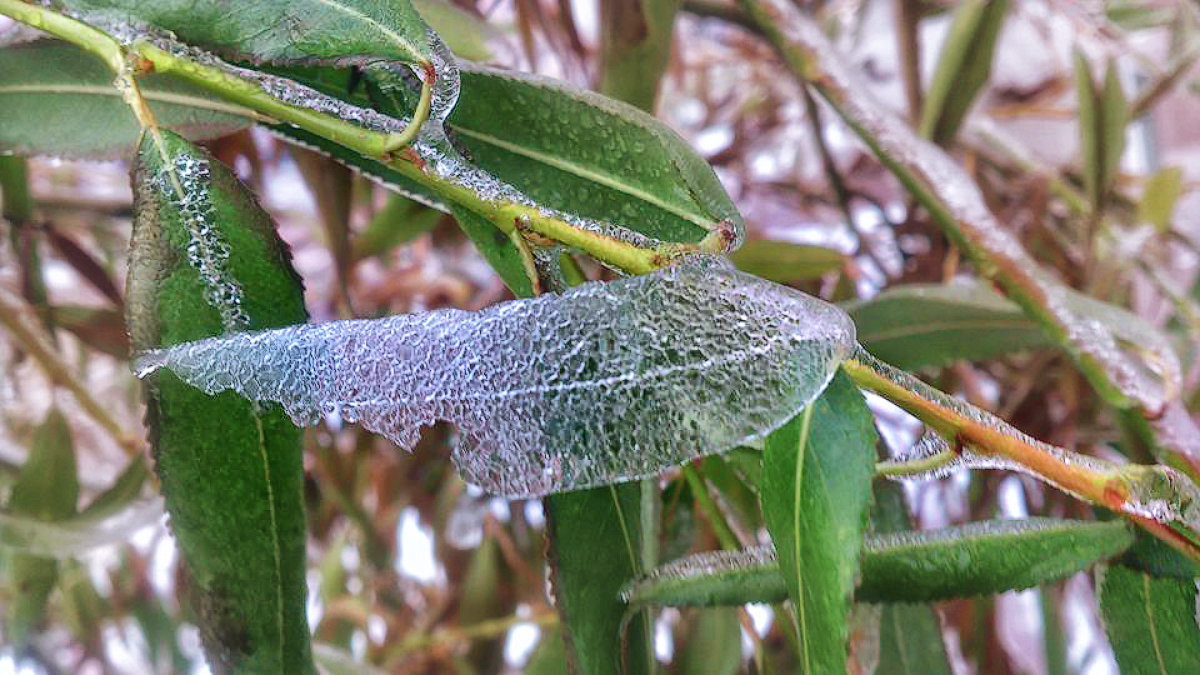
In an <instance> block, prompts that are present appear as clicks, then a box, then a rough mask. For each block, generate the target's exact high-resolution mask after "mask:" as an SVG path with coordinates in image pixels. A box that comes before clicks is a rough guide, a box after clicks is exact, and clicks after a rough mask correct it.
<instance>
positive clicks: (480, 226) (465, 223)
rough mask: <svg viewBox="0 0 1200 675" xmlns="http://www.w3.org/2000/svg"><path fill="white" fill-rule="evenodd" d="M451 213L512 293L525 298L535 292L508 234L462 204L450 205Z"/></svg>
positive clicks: (519, 254) (519, 255)
mask: <svg viewBox="0 0 1200 675" xmlns="http://www.w3.org/2000/svg"><path fill="white" fill-rule="evenodd" d="M450 213H452V214H453V215H454V219H455V220H457V221H458V226H459V227H461V228H462V231H463V232H465V233H466V235H467V237H468V238H470V240H471V243H473V244H475V248H477V249H479V252H480V253H481V254H482V255H483V257H484V259H485V260H487V261H488V264H490V265H491V266H492V269H494V270H496V274H499V275H500V278H501V279H502V280H503V281H504V283H505V285H507V286H508V288H509V290H511V291H512V292H513V295H515V296H517V297H518V298H527V297H530V296H532V295H533V294H534V292H535V291H534V287H533V282H532V281H531V280H530V279H529V275H528V274H527V273H526V272H525V265H524V263H523V262H522V260H521V253H520V252H519V251H518V250H517V247H516V245H515V244H513V242H512V240H510V239H509V238H508V235H506V234H504V233H503V232H501V231H500V230H498V229H496V227H495V226H494V225H492V224H491V223H489V222H488V221H487V220H485V219H484V218H483V217H482V216H480V215H479V214H477V213H475V212H474V211H471V210H468V209H465V208H463V207H461V206H457V205H454V206H451V207H450Z"/></svg>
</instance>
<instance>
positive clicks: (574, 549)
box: [544, 483, 654, 674]
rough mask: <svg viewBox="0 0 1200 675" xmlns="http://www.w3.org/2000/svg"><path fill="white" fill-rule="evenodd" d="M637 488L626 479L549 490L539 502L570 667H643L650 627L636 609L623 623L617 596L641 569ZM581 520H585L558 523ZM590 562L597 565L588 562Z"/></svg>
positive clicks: (651, 643) (649, 650) (619, 669)
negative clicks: (557, 492) (567, 490)
mask: <svg viewBox="0 0 1200 675" xmlns="http://www.w3.org/2000/svg"><path fill="white" fill-rule="evenodd" d="M640 492H641V490H640V485H639V484H637V483H626V484H624V485H611V486H606V487H600V488H595V489H592V490H584V491H580V492H571V493H568V494H563V495H554V496H553V497H551V498H549V499H547V500H546V501H545V502H544V503H545V504H546V505H547V512H546V522H547V525H546V530H547V536H548V538H549V541H550V551H549V554H548V555H549V564H550V566H551V570H552V573H551V577H550V583H551V588H552V589H553V593H554V604H555V606H556V607H557V608H558V611H559V613H560V614H561V616H562V617H563V628H564V633H563V635H564V636H565V637H566V640H567V646H568V650H567V651H568V653H569V655H570V661H571V663H573V665H574V668H575V669H577V671H578V672H581V673H621V672H627V673H631V674H634V673H645V672H649V670H650V669H649V667H648V666H649V663H650V659H652V658H653V647H654V641H653V639H652V635H651V630H652V626H650V625H649V624H648V623H647V621H646V617H645V614H644V613H641V612H639V613H635V614H633V615H632V616H631V617H630V618H629V620H628V623H626V621H625V618H626V612H627V606H626V604H625V602H624V601H623V600H622V599H621V595H620V590H621V588H622V587H623V586H624V585H625V584H626V583H628V582H629V580H631V579H633V578H635V577H636V576H638V574H639V573H640V572H641V564H640V556H639V552H640V551H641V547H642V541H641V539H640V537H638V533H639V530H638V527H637V525H638V522H639V518H638V514H639V511H640V506H639V504H640V501H641V494H640ZM581 522H588V523H592V524H593V525H592V526H591V527H588V528H581V527H565V528H564V527H562V526H561V524H562V523H571V524H576V523H581ZM598 560H603V561H605V564H603V565H598V564H596V561H598ZM622 629H624V630H622ZM559 667H560V668H561V664H559Z"/></svg>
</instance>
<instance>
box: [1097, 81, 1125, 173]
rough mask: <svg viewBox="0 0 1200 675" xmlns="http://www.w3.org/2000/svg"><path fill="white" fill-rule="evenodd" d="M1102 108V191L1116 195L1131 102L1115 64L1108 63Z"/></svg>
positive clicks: (1101, 95)
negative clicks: (1114, 184) (1113, 190)
mask: <svg viewBox="0 0 1200 675" xmlns="http://www.w3.org/2000/svg"><path fill="white" fill-rule="evenodd" d="M1099 105H1100V113H1101V120H1100V134H1099V136H1100V138H1101V139H1102V141H1103V146H1102V147H1101V150H1102V153H1101V155H1100V157H1101V160H1102V163H1101V165H1100V166H1101V170H1102V172H1103V173H1101V175H1100V189H1101V190H1103V191H1104V193H1105V194H1108V193H1110V192H1112V189H1113V183H1114V182H1115V181H1116V178H1117V174H1118V173H1119V171H1120V168H1121V155H1122V154H1123V153H1124V152H1125V126H1126V125H1127V124H1128V123H1129V101H1128V100H1126V98H1125V90H1124V89H1123V88H1122V87H1121V78H1120V76H1119V75H1118V73H1117V64H1116V63H1115V62H1113V61H1109V62H1108V67H1107V68H1106V69H1105V71H1104V91H1102V92H1101V93H1100V100H1099Z"/></svg>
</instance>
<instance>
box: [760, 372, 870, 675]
mask: <svg viewBox="0 0 1200 675" xmlns="http://www.w3.org/2000/svg"><path fill="white" fill-rule="evenodd" d="M877 440H878V438H877V436H876V434H875V426H874V418H873V417H872V416H871V413H870V411H869V410H867V406H866V403H865V402H864V401H863V398H862V394H860V393H859V391H858V389H856V388H855V387H854V385H853V384H851V382H850V380H849V379H848V378H847V377H846V375H845V374H844V373H841V372H840V371H839V372H838V374H837V375H835V376H834V379H833V382H832V383H831V384H830V385H829V387H828V388H827V389H826V390H825V393H824V394H822V395H821V397H820V398H818V399H817V400H816V401H815V402H814V403H813V404H812V405H811V406H809V407H808V408H807V409H806V410H805V411H804V412H802V413H800V414H799V415H798V416H796V417H795V418H794V419H793V420H792V421H790V422H788V423H787V424H786V425H784V426H783V427H782V428H780V429H779V430H778V431H776V432H774V433H772V434H771V435H770V436H769V437H768V438H767V443H766V450H765V452H764V455H763V483H762V504H763V515H764V516H765V518H766V521H767V529H768V530H769V531H770V532H771V538H772V539H773V540H774V542H775V547H776V549H777V550H778V551H779V563H780V564H779V566H780V569H781V570H782V573H783V576H784V580H785V582H786V583H787V589H788V597H789V598H790V599H791V600H792V603H793V605H794V607H795V612H796V627H797V633H798V636H799V639H800V668H801V672H804V673H812V672H818V673H826V672H828V673H832V672H843V671H844V670H845V668H846V648H847V647H846V644H847V639H848V637H849V633H848V629H847V617H848V615H849V612H850V597H851V594H852V593H853V591H854V580H855V577H856V576H857V573H858V559H859V551H860V548H861V545H862V536H863V533H864V531H865V530H866V524H867V514H868V509H869V507H870V499H871V478H872V476H873V475H874V470H875V443H876V442H877Z"/></svg>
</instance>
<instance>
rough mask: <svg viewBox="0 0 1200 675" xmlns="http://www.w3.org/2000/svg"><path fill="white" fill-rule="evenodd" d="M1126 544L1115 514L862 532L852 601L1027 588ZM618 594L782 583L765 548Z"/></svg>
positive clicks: (697, 563)
mask: <svg viewBox="0 0 1200 675" xmlns="http://www.w3.org/2000/svg"><path fill="white" fill-rule="evenodd" d="M1132 541H1133V534H1132V533H1131V532H1130V531H1129V528H1128V526H1127V525H1125V524H1124V522H1123V521H1117V520H1114V521H1108V522H1083V521H1071V520H1052V519H1042V518H1038V519H1030V520H997V521H984V522H978V523H968V524H966V525H960V526H956V527H948V528H945V529H941V530H925V531H901V532H891V533H880V534H870V535H867V537H866V538H865V540H864V544H863V551H862V563H861V568H862V578H861V580H860V581H859V585H858V590H857V591H856V594H855V599H857V600H859V601H861V602H933V601H936V600H945V599H948V598H956V597H964V596H970V595H983V594H991V593H1002V592H1005V591H1010V590H1018V589H1022V588H1029V587H1032V586H1036V585H1039V584H1042V583H1046V582H1049V581H1054V580H1056V579H1061V578H1063V577H1066V576H1069V575H1071V574H1074V573H1076V572H1079V571H1080V570H1083V569H1086V568H1087V567H1088V566H1089V565H1092V564H1093V563H1095V562H1097V561H1099V560H1104V559H1106V558H1109V557H1112V556H1114V555H1117V554H1119V553H1121V551H1123V550H1125V549H1126V548H1128V547H1129V545H1130V544H1131V543H1132ZM623 593H624V596H625V597H626V598H627V599H628V600H629V601H630V602H631V603H632V604H635V605H636V604H661V605H678V606H701V607H715V606H721V605H738V604H745V603H748V602H778V601H780V600H782V599H784V598H785V597H787V595H786V594H787V586H786V583H785V577H784V576H783V575H782V574H781V573H780V572H779V563H778V560H777V558H776V555H775V550H774V548H773V547H772V546H769V545H768V546H764V547H758V548H751V549H746V550H743V551H719V552H712V553H700V554H695V555H691V556H688V557H686V558H681V559H680V560H677V561H674V562H672V563H669V564H667V565H663V566H661V567H659V568H658V569H656V570H655V571H654V572H653V573H651V574H650V575H649V576H648V577H646V578H645V579H643V580H640V581H638V582H636V583H633V584H630V585H629V586H628V587H626V588H625V589H624V591H623Z"/></svg>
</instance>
